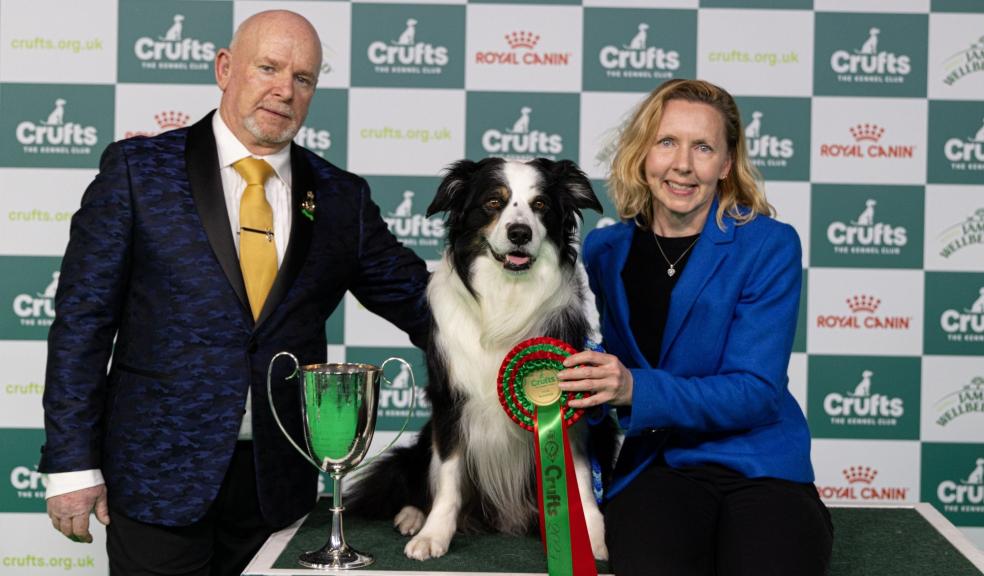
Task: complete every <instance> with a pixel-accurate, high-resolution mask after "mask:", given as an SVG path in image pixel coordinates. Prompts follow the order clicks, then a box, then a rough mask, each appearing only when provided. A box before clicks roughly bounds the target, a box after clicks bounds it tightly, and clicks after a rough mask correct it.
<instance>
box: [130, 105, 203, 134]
mask: <svg viewBox="0 0 984 576" xmlns="http://www.w3.org/2000/svg"><path fill="white" fill-rule="evenodd" d="M189 120H191V116H189V115H188V114H185V113H184V112H178V111H177V110H163V111H161V112H158V113H157V114H154V122H155V123H156V124H157V127H158V130H149V131H146V132H145V131H140V130H127V131H126V132H125V133H124V135H123V137H124V138H132V137H134V136H156V135H158V134H160V133H161V132H167V131H168V130H174V129H175V128H184V127H185V126H187V125H188V121H189Z"/></svg>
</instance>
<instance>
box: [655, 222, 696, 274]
mask: <svg viewBox="0 0 984 576" xmlns="http://www.w3.org/2000/svg"><path fill="white" fill-rule="evenodd" d="M653 240H655V241H656V247H657V248H659V253H660V254H662V255H663V260H666V263H667V264H669V265H670V267H669V268H667V269H666V275H667V276H669V277H670V278H672V277H673V275H674V274H676V265H677V264H679V263H680V260H683V257H684V256H686V255H687V252H690V249H691V248H693V247H694V244H696V243H697V241H698V240H700V234H698V235H697V237H696V238H694V241H693V242H691V243H690V246H687V249H686V250H684V251H683V254H680V257H679V258H677V259H676V261H674V262H670V259H669V258H667V257H666V252H663V247H662V246H660V245H659V237H658V236H656V233H655V232H653Z"/></svg>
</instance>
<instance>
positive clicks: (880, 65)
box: [830, 28, 912, 84]
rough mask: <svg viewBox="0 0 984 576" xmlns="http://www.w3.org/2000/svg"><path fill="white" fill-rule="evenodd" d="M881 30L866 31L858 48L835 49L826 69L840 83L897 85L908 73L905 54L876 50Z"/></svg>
mask: <svg viewBox="0 0 984 576" xmlns="http://www.w3.org/2000/svg"><path fill="white" fill-rule="evenodd" d="M880 33H881V30H880V29H878V28H870V29H869V30H868V37H867V38H865V40H864V43H863V44H861V48H860V49H855V50H851V51H848V50H837V51H836V52H834V53H833V54H831V56H830V68H831V69H832V70H833V71H834V72H836V73H837V80H839V81H841V82H870V83H884V84H899V83H902V82H904V81H905V77H906V76H907V75H908V74H909V72H911V71H912V63H911V62H910V60H909V57H908V56H906V55H904V54H903V55H899V54H894V53H892V52H886V51H884V50H879V49H878V35H879V34H880Z"/></svg>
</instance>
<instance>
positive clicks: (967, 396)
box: [933, 376, 984, 427]
mask: <svg viewBox="0 0 984 576" xmlns="http://www.w3.org/2000/svg"><path fill="white" fill-rule="evenodd" d="M933 407H934V408H935V409H936V413H937V414H939V416H937V417H936V424H937V426H941V427H942V426H946V425H947V424H949V423H951V422H953V421H954V420H956V419H957V418H960V417H961V416H964V415H965V414H984V377H981V376H974V377H973V378H971V380H970V383H969V384H966V385H964V386H963V387H962V388H960V389H959V390H956V391H954V392H950V393H949V394H947V395H945V396H943V397H942V398H940V399H939V400H938V401H937V402H936V404H934V405H933Z"/></svg>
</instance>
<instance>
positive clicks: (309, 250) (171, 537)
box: [41, 10, 429, 574]
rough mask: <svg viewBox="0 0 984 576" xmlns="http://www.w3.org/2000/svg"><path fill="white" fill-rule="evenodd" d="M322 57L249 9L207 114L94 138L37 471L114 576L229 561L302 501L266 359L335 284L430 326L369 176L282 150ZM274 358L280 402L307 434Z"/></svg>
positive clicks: (329, 300)
mask: <svg viewBox="0 0 984 576" xmlns="http://www.w3.org/2000/svg"><path fill="white" fill-rule="evenodd" d="M320 67H321V42H320V39H319V38H318V34H317V32H316V31H315V30H314V28H313V27H312V26H311V24H310V23H309V22H308V21H307V20H305V19H304V18H303V17H301V16H299V15H297V14H294V13H292V12H287V11H282V10H277V11H269V12H263V13H260V14H257V15H254V16H253V17H251V18H249V19H247V20H246V21H244V22H243V23H242V25H241V26H240V27H239V29H238V30H237V31H236V34H235V36H234V37H233V40H232V42H231V44H230V47H229V49H223V50H220V51H219V53H218V55H217V56H216V61H215V75H216V80H217V83H218V85H219V88H221V89H222V98H221V102H220V105H219V110H218V113H214V112H213V113H211V114H209V115H208V116H206V117H205V118H204V119H203V120H201V121H199V122H198V123H197V124H195V125H193V126H191V127H189V128H187V129H181V130H175V131H171V132H167V133H164V134H161V135H159V136H156V137H154V138H148V139H131V140H124V141H121V142H117V143H114V144H111V145H110V146H108V147H107V149H106V151H105V153H104V154H103V157H102V161H101V165H100V171H99V174H98V175H97V176H96V178H95V180H94V181H93V183H92V184H91V185H90V186H89V188H88V190H87V191H86V193H85V196H84V197H83V199H82V206H81V208H80V209H79V211H78V212H77V213H76V215H75V216H74V218H73V221H72V232H71V239H70V241H69V245H68V248H67V251H66V253H65V258H64V260H63V263H62V270H61V276H60V285H59V287H58V293H57V297H56V310H57V313H58V314H57V319H56V320H55V322H54V324H53V325H52V327H51V330H50V334H49V349H48V368H47V377H46V387H45V394H44V406H45V430H46V433H47V441H46V446H45V448H44V450H43V457H42V464H41V470H42V472H45V473H47V474H48V496H49V498H48V514H49V516H50V517H51V520H52V523H53V524H54V526H55V528H56V529H58V530H60V531H61V532H62V533H64V534H65V535H66V536H68V537H70V538H73V539H76V540H82V541H87V542H91V541H92V537H91V535H90V533H89V530H88V522H89V513H90V511H92V510H94V511H95V514H96V517H97V519H99V521H101V522H103V523H104V524H108V528H107V540H108V541H107V549H108V552H109V558H110V568H111V570H112V572H113V573H114V574H115V573H122V574H159V573H165V572H166V573H168V574H239V573H240V572H241V570H242V569H243V568H244V567H245V565H246V564H247V563H248V561H249V559H250V558H251V556H252V555H253V553H254V552H255V551H256V550H257V549H258V548H259V546H260V545H261V544H262V543H263V541H264V540H265V539H266V537H267V536H268V535H269V534H270V533H271V532H272V531H274V530H276V529H279V528H281V527H283V526H286V525H287V524H289V523H291V522H293V521H294V520H296V519H297V518H298V517H300V516H301V515H303V514H304V513H306V512H307V511H309V510H310V508H311V506H312V505H313V503H314V500H315V495H316V486H317V471H316V470H315V469H314V467H312V466H311V465H310V464H309V463H307V462H306V461H305V460H303V459H302V458H301V456H300V455H298V454H297V453H296V452H295V451H294V449H293V448H291V446H290V445H289V444H288V442H287V440H286V439H284V438H283V436H282V434H281V432H280V431H279V430H278V429H277V428H276V425H275V424H274V422H273V421H272V416H271V413H270V409H269V405H268V399H267V394H266V371H267V366H268V363H269V361H270V358H271V357H272V356H273V355H274V354H275V353H276V352H278V351H281V350H289V351H291V352H293V353H294V354H295V355H296V356H297V357H298V359H299V360H300V361H301V363H302V364H309V363H316V362H324V361H325V356H326V343H325V329H324V323H325V320H326V319H327V317H328V316H329V314H330V313H331V312H332V311H333V310H334V309H335V307H336V306H337V305H338V303H339V301H340V300H341V298H342V297H343V295H344V293H345V291H346V290H350V291H352V292H353V294H354V295H355V296H356V297H357V298H358V299H359V300H360V301H361V302H362V303H363V304H365V305H366V306H367V307H368V308H369V309H371V310H373V311H374V312H376V313H377V314H380V315H382V316H383V317H385V318H387V319H389V320H390V321H392V322H393V323H395V324H396V325H397V326H399V327H400V328H402V329H403V330H405V331H406V332H407V333H408V334H409V335H410V337H411V340H412V341H413V342H414V343H415V344H417V345H418V346H419V345H421V344H422V343H423V342H424V341H425V339H426V335H427V329H428V323H429V318H428V312H427V308H426V303H425V299H424V290H425V285H426V280H427V271H426V268H425V265H424V263H423V262H422V261H421V260H420V259H419V258H417V257H416V256H415V255H414V254H413V253H412V252H410V251H409V250H407V249H406V248H404V247H403V246H401V245H400V244H399V243H398V242H397V241H396V239H395V238H394V237H393V236H392V235H391V234H390V233H389V231H388V230H387V228H386V224H385V223H384V222H383V220H382V219H381V218H380V215H379V209H378V207H377V206H376V205H375V204H374V203H373V202H372V201H371V200H370V198H369V190H368V187H367V186H366V183H365V181H364V180H362V179H361V178H359V177H357V176H354V175H352V174H349V173H346V172H343V171H341V170H339V169H338V168H336V167H334V166H332V165H331V164H329V163H327V162H325V161H324V160H322V159H321V158H319V157H318V156H316V155H314V154H313V153H311V152H309V151H308V150H305V149H304V148H301V147H299V146H297V145H295V144H292V143H291V139H292V138H293V137H294V135H295V134H296V133H297V131H298V129H299V128H300V126H301V125H302V124H303V122H304V118H305V116H306V115H307V111H308V105H309V104H310V101H311V98H312V96H313V95H314V92H315V87H316V85H317V80H318V71H319V70H320ZM257 158H259V159H262V160H263V161H260V160H256V159H257ZM114 338H115V343H114ZM111 356H112V361H111V364H110V368H109V371H108V374H107V363H108V362H109V361H110V357H111ZM283 364H284V365H281V366H280V367H279V368H280V369H279V370H276V371H275V372H274V378H273V382H274V384H273V385H274V402H275V403H276V405H277V407H278V412H279V413H280V415H281V418H282V419H283V420H284V424H285V426H286V427H287V429H288V431H290V433H291V434H292V436H293V437H294V438H295V439H296V440H297V441H299V442H303V440H300V439H301V437H302V428H301V418H300V406H299V400H298V397H299V394H298V393H297V392H296V389H295V387H296V385H297V383H296V381H293V380H291V381H285V377H286V376H287V375H288V370H289V368H290V367H289V366H288V365H289V364H290V363H289V362H284V363H283ZM247 399H251V401H250V402H249V403H247ZM244 406H245V407H247V408H248V410H247V411H246V414H245V416H244ZM250 420H251V422H250ZM250 438H251V440H248V441H245V440H244V439H250ZM110 518H112V523H109V521H110Z"/></svg>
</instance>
